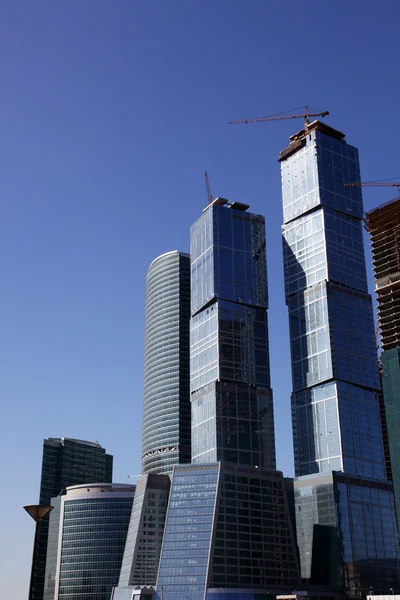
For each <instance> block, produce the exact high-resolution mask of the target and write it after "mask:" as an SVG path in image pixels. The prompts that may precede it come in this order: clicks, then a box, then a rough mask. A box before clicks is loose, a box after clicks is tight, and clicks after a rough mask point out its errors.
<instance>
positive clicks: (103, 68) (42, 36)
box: [0, 0, 400, 600]
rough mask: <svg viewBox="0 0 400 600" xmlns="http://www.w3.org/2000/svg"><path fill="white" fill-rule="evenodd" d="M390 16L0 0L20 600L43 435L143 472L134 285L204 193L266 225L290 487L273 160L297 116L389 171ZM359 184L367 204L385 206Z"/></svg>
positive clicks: (13, 570) (217, 4) (276, 375)
mask: <svg viewBox="0 0 400 600" xmlns="http://www.w3.org/2000/svg"><path fill="white" fill-rule="evenodd" d="M399 17H400V7H399V4H398V3H397V2H395V1H394V0H393V1H385V0H383V1H382V2H380V3H379V9H378V5H377V3H375V2H371V1H369V2H364V1H363V2H361V0H353V2H348V1H347V2H344V1H343V0H336V1H335V2H321V1H319V2H313V1H309V2H300V1H295V0H287V1H286V2H269V1H268V0H248V1H247V2H245V1H244V0H243V1H242V0H240V1H239V0H213V1H212V0H201V1H197V2H196V1H194V0H147V1H139V0H115V1H110V0H108V1H105V0H80V1H75V2H66V1H65V2H54V1H52V0H51V1H50V0H35V2H32V1H31V0H19V1H18V2H12V1H11V0H4V1H3V2H2V3H1V7H0V81H1V93H0V109H1V110H0V203H1V217H0V274H1V288H0V290H1V291H0V315H1V330H0V331H1V334H0V335H1V342H0V397H1V401H2V408H3V411H2V418H1V421H0V428H1V431H0V434H1V435H0V456H1V457H2V458H1V469H2V490H3V494H2V511H1V515H2V517H1V518H2V523H1V528H0V530H1V542H0V544H1V547H0V580H1V582H2V586H1V587H2V595H3V596H4V597H9V598H13V599H14V598H15V599H18V600H19V599H20V598H21V599H22V598H25V597H26V595H27V590H28V583H29V568H30V560H31V551H32V541H33V522H31V521H30V520H29V517H28V516H27V515H26V514H25V513H24V511H23V510H22V506H23V505H24V504H31V503H35V502H37V500H38V493H39V479H40V469H41V452H42V440H43V438H45V437H49V436H69V437H77V438H84V439H89V440H99V441H100V442H101V444H102V445H103V446H105V447H106V448H107V450H108V451H110V452H111V453H112V454H114V457H115V477H114V479H115V480H116V481H122V482H124V481H125V482H126V481H128V480H127V479H126V476H127V474H128V473H138V472H139V470H140V455H141V450H140V445H141V429H140V420H141V407H142V373H143V315H144V278H145V273H146V270H147V267H148V265H149V264H150V262H151V261H152V260H153V258H155V257H156V256H157V255H158V254H161V253H163V252H166V251H169V250H173V249H179V250H182V251H187V250H188V246H189V227H190V224H191V223H192V222H193V221H194V220H195V219H196V218H197V217H198V216H199V214H200V213H201V210H202V209H203V207H204V206H205V204H206V202H207V196H206V190H205V184H204V178H203V173H204V170H205V169H207V170H208V173H209V177H210V183H211V188H212V192H213V194H214V196H216V195H221V196H224V197H226V198H229V199H230V200H238V201H242V202H246V203H248V204H250V205H251V210H253V211H254V212H258V213H261V214H264V215H265V216H266V219H267V243H268V268H269V291H270V313H269V314H270V325H271V328H270V346H271V367H272V383H273V388H274V398H275V415H276V438H277V452H278V467H279V468H281V469H282V470H283V471H284V473H285V474H287V475H290V474H292V473H293V466H292V463H293V457H292V442H291V424H290V390H291V380H290V377H291V375H290V363H289V360H290V357H289V346H288V327H287V313H286V307H285V302H284V295H283V275H282V259H281V239H280V227H281V221H282V215H281V197H280V172H279V165H278V163H277V154H278V151H279V150H281V149H282V148H283V147H285V145H286V143H287V139H288V136H289V135H291V134H292V133H294V132H295V131H296V130H297V129H300V127H301V125H302V122H301V121H281V122H278V123H268V124H266V123H263V124H255V125H247V126H245V125H242V126H228V124H227V123H228V121H229V120H230V119H239V118H242V117H256V116H262V115H268V114H272V113H277V112H282V111H285V110H289V109H292V108H293V107H299V106H302V105H304V104H310V105H311V106H313V107H316V108H318V109H319V110H329V111H330V112H331V117H329V120H328V122H329V123H330V124H331V125H332V126H334V127H337V128H338V129H340V130H342V131H344V132H346V134H347V139H348V141H349V142H350V143H352V144H354V145H356V146H358V147H359V149H360V157H361V169H362V177H363V178H364V179H365V180H371V179H384V178H390V177H398V176H400V169H399V166H398V144H399V142H398V140H399V139H400V123H399V116H398V98H399V92H400V89H399V85H400V84H399V66H398V65H399V60H398V59H399V56H398V22H399ZM393 195H394V194H393V190H390V189H389V190H386V189H379V188H377V189H373V188H372V189H369V190H367V192H366V193H365V194H364V200H365V207H366V208H367V209H369V208H372V207H373V206H376V205H378V204H379V203H381V202H384V201H386V200H389V199H390V198H392V197H393Z"/></svg>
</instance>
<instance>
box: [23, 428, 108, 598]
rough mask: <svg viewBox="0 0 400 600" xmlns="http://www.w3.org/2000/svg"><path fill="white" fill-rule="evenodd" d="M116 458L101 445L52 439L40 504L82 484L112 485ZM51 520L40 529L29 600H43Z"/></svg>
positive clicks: (47, 447)
mask: <svg viewBox="0 0 400 600" xmlns="http://www.w3.org/2000/svg"><path fill="white" fill-rule="evenodd" d="M112 463H113V457H112V456H111V455H110V454H107V453H106V451H105V449H104V448H102V447H101V446H100V444H99V443H98V442H87V441H84V440H75V439H72V438H49V439H47V440H44V442H43V462H42V475H41V481H40V496H39V504H50V500H51V498H53V497H56V496H58V495H59V494H61V493H64V490H65V488H67V487H68V486H71V485H77V484H80V483H92V482H96V481H105V482H111V480H112ZM48 529H49V517H45V518H44V519H43V520H42V521H41V522H40V523H39V527H38V537H37V540H36V560H35V564H34V573H33V591H32V595H31V598H30V600H43V591H44V578H45V569H46V554H47V537H48Z"/></svg>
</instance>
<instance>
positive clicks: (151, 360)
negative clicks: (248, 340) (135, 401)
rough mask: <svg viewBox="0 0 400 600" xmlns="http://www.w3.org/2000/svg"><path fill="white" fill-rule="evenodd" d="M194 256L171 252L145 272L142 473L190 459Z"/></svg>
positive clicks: (166, 469) (164, 470)
mask: <svg viewBox="0 0 400 600" xmlns="http://www.w3.org/2000/svg"><path fill="white" fill-rule="evenodd" d="M189 319H190V257H189V255H188V254H183V253H181V252H178V251H173V252H167V253H166V254H162V255H161V256H159V257H158V258H156V259H155V260H154V261H153V262H152V263H151V265H150V267H149V270H148V272H147V277H146V316H145V361H144V399H143V440H142V471H143V473H164V474H167V473H171V472H172V469H173V467H174V465H176V464H179V463H185V462H190V393H189Z"/></svg>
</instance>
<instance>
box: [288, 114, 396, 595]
mask: <svg viewBox="0 0 400 600" xmlns="http://www.w3.org/2000/svg"><path fill="white" fill-rule="evenodd" d="M344 137H345V136H344V134H342V133H341V132H339V131H337V130H335V129H333V128H331V127H329V126H327V125H325V124H322V123H320V122H318V121H315V122H314V123H312V124H311V125H309V126H308V127H306V128H305V129H304V130H302V131H300V132H299V133H298V134H296V135H294V136H292V137H291V138H290V144H289V146H288V147H287V148H286V149H284V150H283V151H282V152H281V153H280V156H279V160H280V162H281V172H282V196H283V214H284V225H283V251H284V268H285V291H286V303H287V306H288V310H289V323H290V342H291V359H292V376H293V394H292V419H293V437H294V453H295V473H296V476H297V479H296V480H295V482H294V492H295V504H296V521H297V541H298V545H299V550H300V559H301V567H302V576H303V577H304V578H306V579H309V580H311V581H313V582H315V583H330V584H331V585H335V586H338V587H340V588H341V590H342V591H343V592H344V593H346V595H347V596H349V597H358V596H360V595H361V594H362V593H363V590H364V592H365V590H366V589H368V588H369V587H371V586H372V587H373V588H374V589H375V590H378V589H382V590H383V589H385V588H386V589H389V587H395V586H398V569H397V566H398V565H397V562H398V558H399V545H398V539H397V534H396V522H395V511H394V502H393V493H392V489H391V485H390V484H389V483H388V482H387V481H386V469H385V460H384V452H383V444H382V432H381V424H380V414H379V401H378V392H379V390H380V381H379V373H378V363H377V356H376V348H375V334H374V322H373V314H372V302H371V297H370V295H369V294H368V289H367V278H366V267H365V257H364V246H363V239H362V218H363V204H362V197H361V190H360V189H359V188H357V187H345V186H344V184H345V183H346V182H356V181H359V180H360V171H359V161H358V151H357V149H356V148H354V147H353V146H350V145H349V144H347V143H346V141H345V140H344ZM340 472H342V473H344V474H345V475H346V476H344V475H340ZM329 553H331V554H330V556H331V558H330V560H329V561H328V560H325V562H324V560H323V558H324V556H325V559H326V557H327V556H328V555H329ZM332 557H335V558H332ZM390 584H391V585H390Z"/></svg>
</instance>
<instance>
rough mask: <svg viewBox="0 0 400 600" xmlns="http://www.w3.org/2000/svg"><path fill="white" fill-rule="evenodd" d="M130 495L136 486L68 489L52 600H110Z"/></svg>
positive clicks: (63, 501)
mask: <svg viewBox="0 0 400 600" xmlns="http://www.w3.org/2000/svg"><path fill="white" fill-rule="evenodd" d="M134 494H135V486H134V485H127V484H119V483H96V484H85V485H75V486H71V487H68V488H67V493H66V495H64V496H62V497H61V502H60V509H59V516H58V521H59V533H58V540H57V541H58V548H57V563H56V573H55V582H54V596H53V598H54V600H72V599H76V598H79V600H109V598H110V595H111V591H112V588H113V586H115V585H116V584H117V582H118V577H119V572H120V569H121V562H122V555H123V552H124V547H125V540H126V534H127V530H128V524H129V518H130V514H131V511H132V503H133V498H134ZM49 600H50V596H49Z"/></svg>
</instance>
